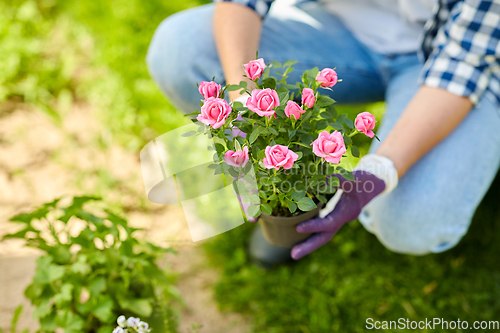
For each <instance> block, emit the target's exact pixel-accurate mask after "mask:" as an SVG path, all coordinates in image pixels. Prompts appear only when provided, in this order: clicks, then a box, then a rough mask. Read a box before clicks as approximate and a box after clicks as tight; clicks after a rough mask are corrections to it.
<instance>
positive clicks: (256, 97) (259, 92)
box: [246, 88, 280, 117]
mask: <svg viewBox="0 0 500 333" xmlns="http://www.w3.org/2000/svg"><path fill="white" fill-rule="evenodd" d="M279 105H280V99H279V97H278V93H277V92H276V90H272V89H271V88H266V89H254V90H252V96H250V98H249V99H248V100H247V103H246V107H247V108H248V109H250V110H251V111H253V112H255V113H257V114H258V115H259V116H261V117H269V116H273V115H274V110H273V109H274V108H275V107H278V106H279Z"/></svg>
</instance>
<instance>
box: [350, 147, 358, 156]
mask: <svg viewBox="0 0 500 333" xmlns="http://www.w3.org/2000/svg"><path fill="white" fill-rule="evenodd" d="M351 154H352V156H354V157H359V149H358V147H356V146H351Z"/></svg>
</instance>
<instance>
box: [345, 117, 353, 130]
mask: <svg viewBox="0 0 500 333" xmlns="http://www.w3.org/2000/svg"><path fill="white" fill-rule="evenodd" d="M344 123H345V124H346V125H347V127H349V128H350V129H353V128H354V123H353V122H352V120H351V119H349V118H346V120H345V121H344Z"/></svg>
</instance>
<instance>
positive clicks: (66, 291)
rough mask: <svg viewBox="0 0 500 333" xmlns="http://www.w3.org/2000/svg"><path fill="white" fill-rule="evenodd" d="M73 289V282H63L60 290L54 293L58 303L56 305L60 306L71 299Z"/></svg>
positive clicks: (55, 300)
mask: <svg viewBox="0 0 500 333" xmlns="http://www.w3.org/2000/svg"><path fill="white" fill-rule="evenodd" d="M72 291H73V285H72V284H70V283H65V284H63V285H62V287H61V290H60V292H59V293H57V294H55V295H54V303H55V304H56V306H57V307H59V308H60V307H61V306H62V305H63V303H65V302H69V301H71V300H72V299H73V295H72Z"/></svg>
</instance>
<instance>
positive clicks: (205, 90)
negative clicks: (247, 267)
mask: <svg viewBox="0 0 500 333" xmlns="http://www.w3.org/2000/svg"><path fill="white" fill-rule="evenodd" d="M221 89H222V87H221V85H220V84H217V83H215V82H214V81H210V82H208V81H202V82H200V85H199V87H198V91H199V92H200V94H202V95H203V97H205V98H210V97H219V92H220V90H221Z"/></svg>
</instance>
